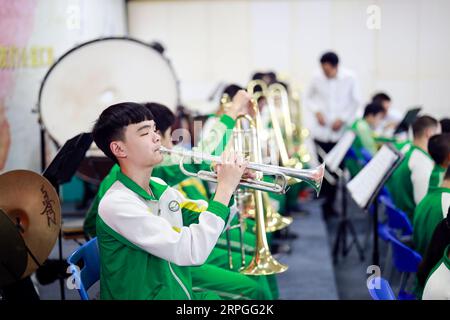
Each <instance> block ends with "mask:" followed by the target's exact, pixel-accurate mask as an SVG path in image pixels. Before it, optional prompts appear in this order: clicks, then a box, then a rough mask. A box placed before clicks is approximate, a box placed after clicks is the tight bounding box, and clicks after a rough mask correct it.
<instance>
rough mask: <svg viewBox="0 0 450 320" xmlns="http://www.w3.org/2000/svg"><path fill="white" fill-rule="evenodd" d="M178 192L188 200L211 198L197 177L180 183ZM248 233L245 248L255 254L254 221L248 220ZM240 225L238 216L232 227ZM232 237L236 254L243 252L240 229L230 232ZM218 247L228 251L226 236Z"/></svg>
mask: <svg viewBox="0 0 450 320" xmlns="http://www.w3.org/2000/svg"><path fill="white" fill-rule="evenodd" d="M175 187H176V188H177V190H178V191H180V192H181V193H182V194H183V195H184V196H185V197H186V198H189V199H192V200H208V198H210V197H211V195H210V194H209V192H208V191H207V189H206V187H205V185H204V184H203V181H201V180H200V179H198V178H195V177H189V178H187V179H185V180H183V181H182V182H180V183H179V184H178V185H177V186H175ZM245 222H246V225H247V227H246V231H245V233H244V241H243V242H244V246H245V251H246V253H247V254H253V252H254V247H255V243H256V236H255V233H254V232H253V227H254V226H255V223H254V220H251V219H246V221H245ZM238 223H239V219H238V217H237V216H236V217H235V218H234V219H233V221H232V222H231V225H236V224H238ZM229 236H230V245H231V249H232V251H234V252H241V244H240V229H239V228H233V229H231V230H229ZM217 247H218V248H223V249H228V242H227V236H226V234H225V233H224V234H222V235H221V236H220V238H219V240H218V241H217Z"/></svg>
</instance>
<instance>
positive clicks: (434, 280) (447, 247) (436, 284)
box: [417, 210, 450, 300]
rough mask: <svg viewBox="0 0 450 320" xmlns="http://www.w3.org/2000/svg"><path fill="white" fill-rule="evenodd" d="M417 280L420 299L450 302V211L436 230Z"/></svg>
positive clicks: (420, 266)
mask: <svg viewBox="0 0 450 320" xmlns="http://www.w3.org/2000/svg"><path fill="white" fill-rule="evenodd" d="M417 280H418V281H417V282H418V289H419V290H417V294H418V298H419V299H420V298H422V299H423V300H430V299H432V300H442V299H443V300H450V210H449V212H448V213H447V217H446V218H445V219H443V220H441V222H440V223H439V224H438V225H437V226H436V229H435V230H434V233H433V236H432V238H431V241H430V244H429V245H428V248H427V250H426V253H425V256H424V257H423V260H422V262H421V264H420V265H419V270H418V271H417ZM423 288H425V289H424V290H423ZM422 291H423V292H422Z"/></svg>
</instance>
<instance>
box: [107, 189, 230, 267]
mask: <svg viewBox="0 0 450 320" xmlns="http://www.w3.org/2000/svg"><path fill="white" fill-rule="evenodd" d="M99 215H100V217H101V218H102V220H103V221H104V222H105V223H106V224H107V225H108V226H109V227H110V228H111V229H113V230H114V231H115V232H117V233H118V234H120V235H121V236H123V237H124V238H126V239H127V240H128V241H130V242H131V243H133V244H135V245H136V246H138V247H139V248H141V249H142V250H145V251H146V252H148V253H150V254H152V255H154V256H157V257H159V258H162V259H165V260H167V261H170V262H173V263H175V264H177V265H180V266H190V265H201V264H203V263H204V262H205V261H206V259H207V258H208V256H209V254H210V253H211V251H212V249H213V248H214V246H215V245H216V242H217V240H218V238H219V236H220V234H221V233H222V231H223V229H224V226H225V220H226V219H227V218H228V215H229V209H228V208H227V207H226V206H224V205H223V204H221V203H218V202H215V201H210V203H209V206H208V209H207V210H206V211H204V212H201V213H200V215H199V223H198V224H191V225H190V226H189V227H182V228H180V229H179V230H176V229H175V228H173V226H172V225H171V224H170V223H169V222H168V220H166V219H165V218H162V217H160V216H159V215H158V213H150V212H149V208H148V207H147V205H146V204H145V203H144V202H142V201H140V200H139V199H138V198H137V197H136V196H134V195H133V194H130V193H127V192H114V193H109V194H108V193H107V194H106V195H105V196H104V198H103V199H102V201H101V202H100V205H99Z"/></svg>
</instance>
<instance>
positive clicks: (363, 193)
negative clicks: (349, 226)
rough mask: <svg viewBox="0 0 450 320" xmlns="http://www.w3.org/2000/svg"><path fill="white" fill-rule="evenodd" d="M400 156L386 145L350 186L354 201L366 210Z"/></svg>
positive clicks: (348, 186) (348, 187) (348, 185)
mask: <svg viewBox="0 0 450 320" xmlns="http://www.w3.org/2000/svg"><path fill="white" fill-rule="evenodd" d="M398 157H399V156H398V155H397V154H396V153H395V152H394V151H393V150H391V149H390V148H389V147H388V146H386V145H384V146H383V147H381V149H380V150H379V151H378V152H377V153H376V154H375V156H374V157H373V158H372V160H370V162H369V163H368V164H367V165H366V166H365V167H364V168H363V169H362V170H361V171H360V172H359V173H358V174H357V175H356V177H354V178H353V179H352V180H351V181H350V182H349V183H348V184H347V189H348V190H349V191H350V194H351V195H352V198H353V200H355V202H356V203H357V204H358V205H359V206H360V207H361V208H365V207H366V206H367V203H368V202H369V200H370V198H371V197H372V195H373V194H374V192H375V191H376V189H377V187H378V185H379V184H380V183H381V182H382V180H383V178H384V177H385V175H386V174H387V173H388V172H389V169H391V168H392V166H393V165H394V164H395V162H396V161H397V159H398Z"/></svg>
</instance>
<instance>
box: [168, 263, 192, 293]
mask: <svg viewBox="0 0 450 320" xmlns="http://www.w3.org/2000/svg"><path fill="white" fill-rule="evenodd" d="M169 269H170V272H171V273H172V275H173V276H174V278H175V280H177V282H178V284H179V285H180V287H181V289H183V291H184V293H186V296H187V297H188V299H189V300H192V298H191V295H190V294H189V291H188V290H187V289H186V287H185V286H184V284H183V282H181V280H180V278H178V276H177V275H176V274H175V272H174V271H173V269H172V265H171V264H170V262H169Z"/></svg>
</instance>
